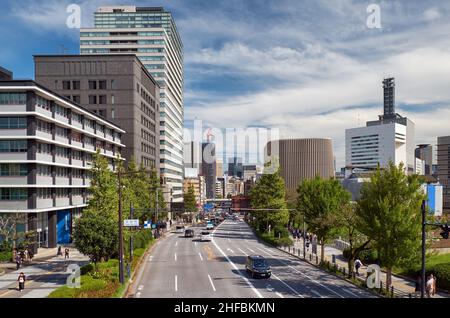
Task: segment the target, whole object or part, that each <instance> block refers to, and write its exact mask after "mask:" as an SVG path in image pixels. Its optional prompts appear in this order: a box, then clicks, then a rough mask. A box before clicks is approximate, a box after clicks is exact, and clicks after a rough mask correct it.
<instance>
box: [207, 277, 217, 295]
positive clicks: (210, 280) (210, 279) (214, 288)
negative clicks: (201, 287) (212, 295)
mask: <svg viewBox="0 0 450 318" xmlns="http://www.w3.org/2000/svg"><path fill="white" fill-rule="evenodd" d="M208 278H209V282H210V283H211V286H212V289H213V290H214V291H216V287H214V283H213V281H212V278H211V276H209V274H208Z"/></svg>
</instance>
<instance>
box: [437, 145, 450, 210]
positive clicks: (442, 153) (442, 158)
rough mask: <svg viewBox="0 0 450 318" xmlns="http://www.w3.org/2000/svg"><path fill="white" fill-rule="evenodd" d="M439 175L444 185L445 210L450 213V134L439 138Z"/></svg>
mask: <svg viewBox="0 0 450 318" xmlns="http://www.w3.org/2000/svg"><path fill="white" fill-rule="evenodd" d="M437 176H438V179H439V182H440V183H441V184H442V185H443V186H444V191H443V192H444V195H443V199H444V200H443V201H444V202H443V211H444V212H445V213H450V136H445V137H438V140H437Z"/></svg>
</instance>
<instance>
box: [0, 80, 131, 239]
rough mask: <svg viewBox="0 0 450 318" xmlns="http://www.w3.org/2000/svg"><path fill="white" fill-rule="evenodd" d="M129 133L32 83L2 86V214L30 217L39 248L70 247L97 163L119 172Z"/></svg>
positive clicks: (29, 226)
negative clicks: (124, 139) (100, 160)
mask: <svg viewBox="0 0 450 318" xmlns="http://www.w3.org/2000/svg"><path fill="white" fill-rule="evenodd" d="M124 133H125V131H123V130H122V129H120V128H119V127H118V126H117V125H115V124H114V123H112V122H110V121H108V120H105V119H104V118H102V117H100V116H99V115H98V114H95V113H92V112H90V111H88V110H87V109H85V108H83V107H81V106H79V105H78V104H76V103H73V102H72V101H70V100H68V99H66V98H64V97H63V96H61V95H57V94H56V93H54V92H53V91H51V90H49V89H47V88H45V87H44V86H41V85H39V84H38V83H36V82H34V81H31V80H16V81H14V80H13V81H0V213H19V214H22V215H24V216H25V219H26V222H25V224H24V226H23V227H22V230H23V231H36V232H37V234H38V235H37V241H38V245H39V246H40V247H56V246H57V244H67V243H70V242H71V233H72V225H73V220H74V219H75V218H76V217H77V216H79V215H80V213H81V212H82V210H83V208H85V207H86V206H87V205H88V204H87V203H88V199H89V186H90V181H91V178H92V175H91V172H90V169H91V168H92V162H93V155H94V154H95V153H96V151H97V150H99V151H100V154H101V155H102V156H104V157H105V158H106V159H107V160H108V165H109V167H110V169H112V170H113V169H115V159H116V158H117V156H119V157H120V154H121V152H122V150H123V147H124V145H123V144H122V141H121V138H122V136H123V134H124Z"/></svg>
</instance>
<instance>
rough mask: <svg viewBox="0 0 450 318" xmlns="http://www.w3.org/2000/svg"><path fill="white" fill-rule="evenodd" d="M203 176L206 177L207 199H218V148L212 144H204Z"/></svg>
mask: <svg viewBox="0 0 450 318" xmlns="http://www.w3.org/2000/svg"><path fill="white" fill-rule="evenodd" d="M202 154H203V156H202V165H201V175H202V176H204V177H205V184H206V198H207V199H214V198H215V197H216V146H215V144H213V143H212V142H204V143H202Z"/></svg>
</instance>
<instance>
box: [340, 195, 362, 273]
mask: <svg viewBox="0 0 450 318" xmlns="http://www.w3.org/2000/svg"><path fill="white" fill-rule="evenodd" d="M356 210H357V205H356V203H355V202H349V203H348V204H346V205H344V206H343V207H342V209H340V210H338V213H337V214H336V216H337V225H338V226H339V230H342V231H343V235H344V237H345V240H346V241H347V242H348V243H349V248H348V250H349V256H348V260H347V265H348V275H349V277H350V276H351V274H352V272H353V268H354V264H355V260H356V258H357V257H358V255H359V253H361V252H362V251H365V250H368V249H369V245H370V239H369V238H368V237H367V236H365V235H364V234H362V233H361V232H360V231H359V230H358V224H359V219H358V214H357V212H356Z"/></svg>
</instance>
